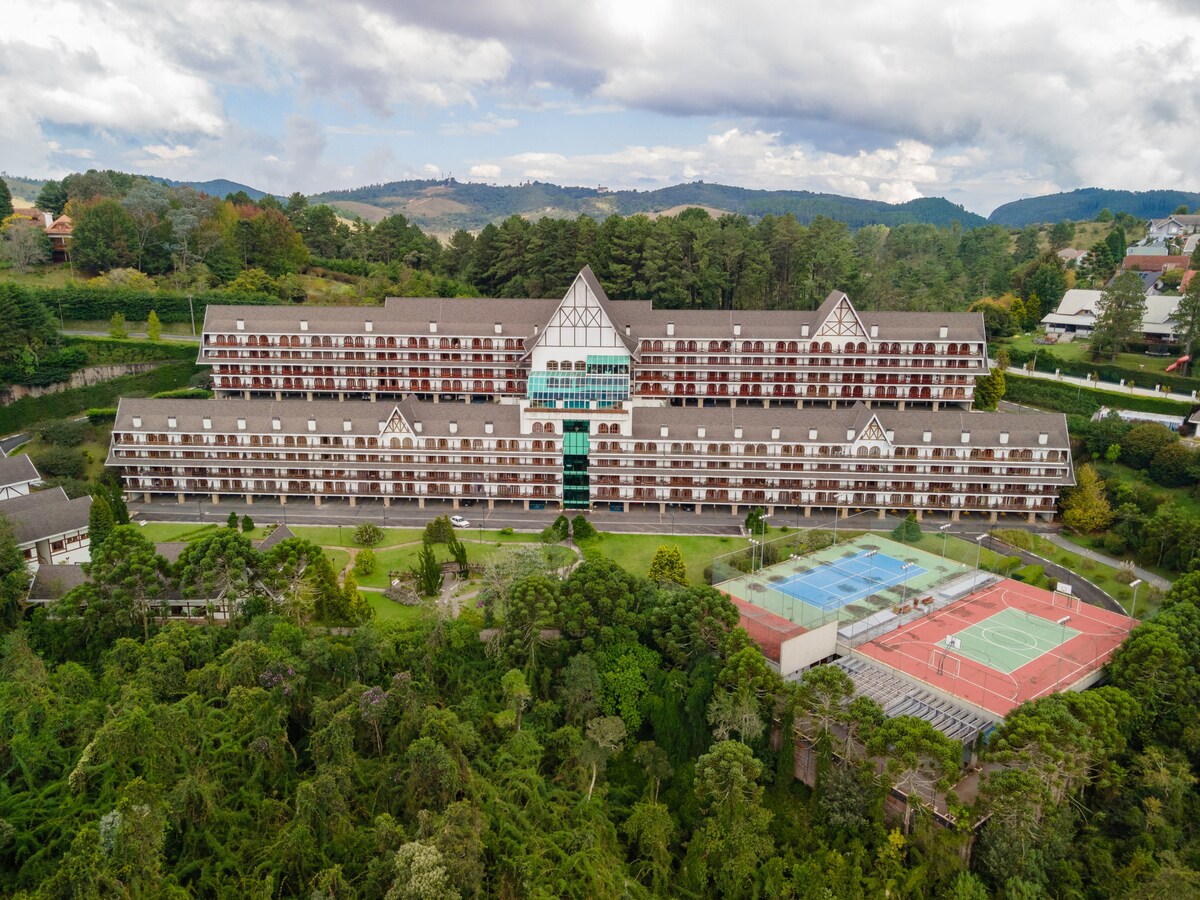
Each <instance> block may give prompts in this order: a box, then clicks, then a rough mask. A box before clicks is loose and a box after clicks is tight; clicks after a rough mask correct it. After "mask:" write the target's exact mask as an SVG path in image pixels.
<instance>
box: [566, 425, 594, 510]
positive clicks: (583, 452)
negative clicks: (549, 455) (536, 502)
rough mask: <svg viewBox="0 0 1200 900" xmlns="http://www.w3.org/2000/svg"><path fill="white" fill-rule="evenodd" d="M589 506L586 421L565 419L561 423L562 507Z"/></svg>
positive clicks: (580, 507) (583, 507) (581, 507)
mask: <svg viewBox="0 0 1200 900" xmlns="http://www.w3.org/2000/svg"><path fill="white" fill-rule="evenodd" d="M590 506H591V488H590V483H589V481H588V422H587V420H586V419H567V420H566V421H565V422H563V507H564V508H565V509H588V508H589V507H590Z"/></svg>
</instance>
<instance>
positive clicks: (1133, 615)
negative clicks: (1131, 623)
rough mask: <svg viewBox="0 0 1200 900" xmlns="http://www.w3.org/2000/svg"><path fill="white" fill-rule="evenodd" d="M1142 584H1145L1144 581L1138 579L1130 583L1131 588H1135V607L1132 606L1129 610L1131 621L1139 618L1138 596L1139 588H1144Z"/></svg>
mask: <svg viewBox="0 0 1200 900" xmlns="http://www.w3.org/2000/svg"><path fill="white" fill-rule="evenodd" d="M1142 584H1143V582H1142V579H1140V578H1137V579H1135V580H1133V581H1131V582H1129V586H1130V587H1131V588H1133V606H1131V607H1130V608H1129V618H1131V619H1136V618H1137V595H1138V588H1140V587H1141V586H1142Z"/></svg>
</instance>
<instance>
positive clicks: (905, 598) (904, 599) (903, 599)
mask: <svg viewBox="0 0 1200 900" xmlns="http://www.w3.org/2000/svg"><path fill="white" fill-rule="evenodd" d="M914 565H916V563H910V562H906V563H904V564H903V565H901V566H900V571H901V572H903V573H905V574H904V594H903V596H902V597H901V599H900V605H901V606H903V605H904V604H906V603H908V570H909V569H911V568H912V567H913V566H914Z"/></svg>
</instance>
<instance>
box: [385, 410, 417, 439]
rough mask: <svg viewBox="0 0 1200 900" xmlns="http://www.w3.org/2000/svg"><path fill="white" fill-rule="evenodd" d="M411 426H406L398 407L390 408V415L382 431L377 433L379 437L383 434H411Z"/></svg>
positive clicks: (406, 422) (406, 421)
mask: <svg viewBox="0 0 1200 900" xmlns="http://www.w3.org/2000/svg"><path fill="white" fill-rule="evenodd" d="M412 433H413V430H412V426H410V425H409V424H408V420H407V419H406V418H404V413H402V412H400V407H399V406H395V407H392V414H391V415H390V416H389V417H388V420H387V421H386V422H385V423H384V424H383V431H381V432H380V433H379V436H380V437H383V436H384V435H385V434H412Z"/></svg>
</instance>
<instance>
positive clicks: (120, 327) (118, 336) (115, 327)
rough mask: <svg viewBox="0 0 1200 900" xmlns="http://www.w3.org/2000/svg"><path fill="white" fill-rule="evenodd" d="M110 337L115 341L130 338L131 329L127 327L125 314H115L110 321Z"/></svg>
mask: <svg viewBox="0 0 1200 900" xmlns="http://www.w3.org/2000/svg"><path fill="white" fill-rule="evenodd" d="M108 336H109V337H110V338H112V339H113V340H118V341H123V340H125V338H127V337H129V329H128V328H127V327H126V326H125V313H123V312H115V313H113V314H112V318H111V319H109V320H108Z"/></svg>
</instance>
